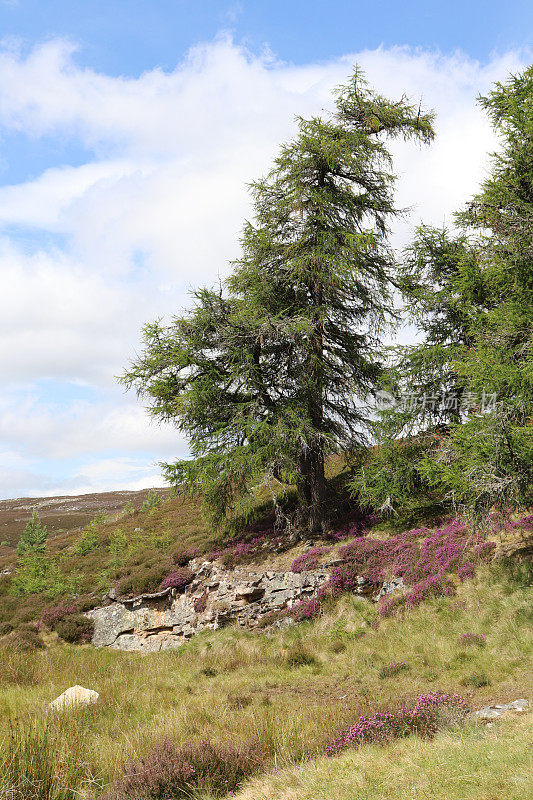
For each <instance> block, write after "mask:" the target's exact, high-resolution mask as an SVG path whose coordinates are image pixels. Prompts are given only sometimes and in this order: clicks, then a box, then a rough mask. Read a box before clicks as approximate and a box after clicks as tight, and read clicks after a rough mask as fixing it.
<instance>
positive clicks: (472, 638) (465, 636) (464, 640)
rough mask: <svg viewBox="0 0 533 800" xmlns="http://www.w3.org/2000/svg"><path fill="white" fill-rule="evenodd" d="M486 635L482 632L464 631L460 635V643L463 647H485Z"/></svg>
mask: <svg viewBox="0 0 533 800" xmlns="http://www.w3.org/2000/svg"><path fill="white" fill-rule="evenodd" d="M486 643H487V642H486V639H485V637H484V636H483V635H482V634H480V633H462V634H461V635H460V636H459V644H460V645H462V646H463V647H470V646H472V645H475V646H477V647H485V645H486Z"/></svg>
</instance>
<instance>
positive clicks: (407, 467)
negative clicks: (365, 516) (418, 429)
mask: <svg viewBox="0 0 533 800" xmlns="http://www.w3.org/2000/svg"><path fill="white" fill-rule="evenodd" d="M435 446H436V438H435V437H434V436H428V435H426V436H421V435H420V436H417V437H410V438H404V439H399V440H396V439H393V438H392V437H383V441H382V443H381V445H380V446H379V447H376V448H372V449H370V450H369V451H368V453H367V455H366V458H365V459H364V460H363V462H362V463H359V464H358V465H357V467H356V469H355V471H354V475H353V477H352V479H351V481H350V488H351V491H352V494H353V496H354V497H356V498H357V499H358V501H359V502H360V504H361V505H363V506H371V507H373V508H376V509H379V510H380V511H381V512H382V513H384V514H387V513H390V512H392V511H393V510H395V509H396V508H398V507H403V506H405V505H406V504H407V503H408V501H410V500H412V499H413V498H417V497H427V493H428V491H429V489H430V485H429V482H428V480H427V479H426V476H425V475H424V472H423V470H422V469H421V465H422V463H423V459H424V457H425V455H426V453H427V452H428V451H431V449H433V448H435Z"/></svg>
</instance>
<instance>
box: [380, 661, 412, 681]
mask: <svg viewBox="0 0 533 800" xmlns="http://www.w3.org/2000/svg"><path fill="white" fill-rule="evenodd" d="M410 669H411V667H410V666H409V664H406V663H405V661H395V662H394V663H393V664H385V665H384V666H383V667H381V669H380V671H379V677H380V678H381V679H382V680H383V679H384V678H394V676H395V675H399V674H400V673H401V672H408V671H409V670H410Z"/></svg>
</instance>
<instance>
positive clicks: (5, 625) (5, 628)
mask: <svg viewBox="0 0 533 800" xmlns="http://www.w3.org/2000/svg"><path fill="white" fill-rule="evenodd" d="M12 630H13V625H12V624H11V623H10V622H0V636H7V634H8V633H11V631H12Z"/></svg>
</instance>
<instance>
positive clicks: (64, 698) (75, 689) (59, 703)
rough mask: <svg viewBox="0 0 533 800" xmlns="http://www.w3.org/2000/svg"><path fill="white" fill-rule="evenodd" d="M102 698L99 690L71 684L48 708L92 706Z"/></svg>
mask: <svg viewBox="0 0 533 800" xmlns="http://www.w3.org/2000/svg"><path fill="white" fill-rule="evenodd" d="M99 699H100V695H99V694H98V692H95V691H93V690H92V689H84V688H83V686H71V687H70V689H67V690H66V691H65V692H63V694H60V695H59V697H56V699H55V700H53V701H52V702H51V703H50V705H49V706H48V708H49V709H50V710H51V711H64V710H65V709H69V708H74V707H76V706H90V705H92V704H93V703H96V702H97V701H98V700H99Z"/></svg>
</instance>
